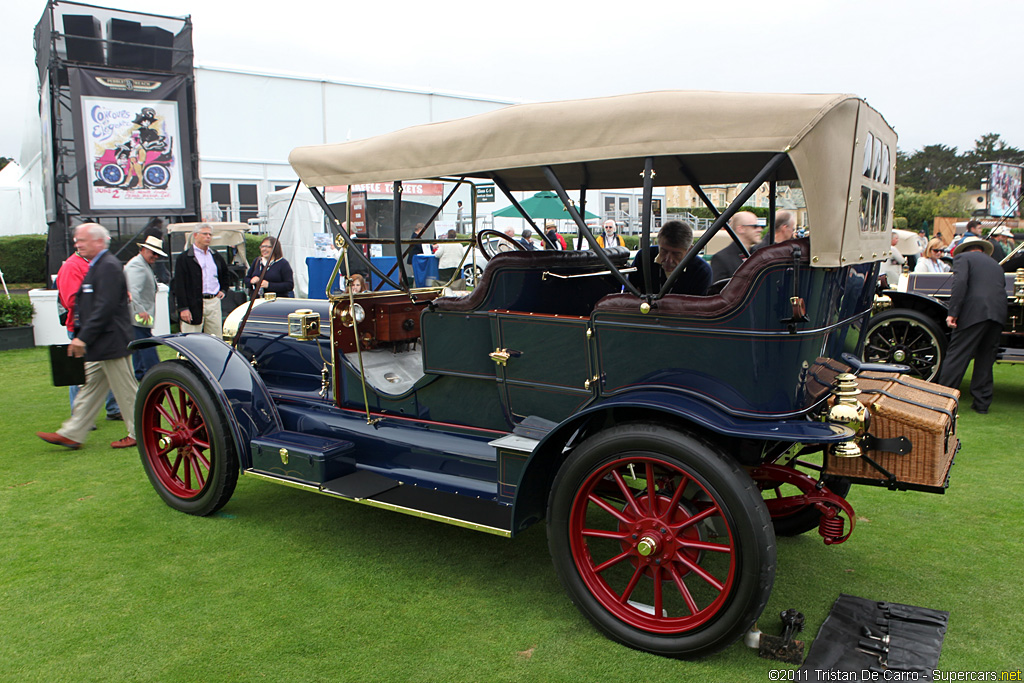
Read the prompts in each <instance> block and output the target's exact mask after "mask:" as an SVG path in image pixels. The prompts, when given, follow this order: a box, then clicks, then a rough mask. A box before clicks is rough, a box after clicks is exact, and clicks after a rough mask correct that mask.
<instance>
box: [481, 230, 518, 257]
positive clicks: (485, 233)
mask: <svg viewBox="0 0 1024 683" xmlns="http://www.w3.org/2000/svg"><path fill="white" fill-rule="evenodd" d="M476 246H477V247H478V248H479V249H480V253H481V254H483V255H484V257H485V258H486V259H487V260H488V261H490V260H491V259H492V258H494V257H495V256H497V255H498V254H504V253H505V252H509V251H526V247H524V246H523V245H522V244H520V243H519V242H517V241H516V240H515V239H514V238H512V237H509V236H508V235H506V234H505V233H503V232H498V231H497V230H491V229H490V228H488V229H486V230H481V231H480V232H478V233H477V234H476Z"/></svg>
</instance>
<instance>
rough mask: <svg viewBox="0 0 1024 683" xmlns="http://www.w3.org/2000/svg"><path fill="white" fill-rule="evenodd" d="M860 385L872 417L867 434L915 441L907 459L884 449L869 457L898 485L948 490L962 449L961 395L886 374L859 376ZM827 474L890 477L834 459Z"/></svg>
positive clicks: (862, 462) (861, 461) (859, 461)
mask: <svg viewBox="0 0 1024 683" xmlns="http://www.w3.org/2000/svg"><path fill="white" fill-rule="evenodd" d="M857 383H858V385H859V387H860V390H861V394H860V396H858V399H859V400H860V402H861V403H862V404H864V405H865V406H867V408H868V410H869V411H870V413H871V426H870V428H869V429H868V432H869V433H870V434H871V435H872V436H874V437H876V438H877V439H892V438H896V437H900V436H905V437H907V438H908V439H909V440H910V443H911V451H910V453H907V454H905V455H898V454H896V453H889V452H884V451H879V450H869V451H867V452H866V453H865V455H867V457H868V458H870V459H871V460H873V461H875V462H876V463H878V465H879V466H881V467H882V468H884V469H885V470H886V471H887V472H889V473H891V474H892V475H893V476H894V477H895V481H896V482H900V483H905V484H917V485H923V486H936V487H943V486H944V485H945V481H946V475H947V473H948V472H949V467H950V464H951V463H952V462H953V456H954V455H955V454H956V451H957V448H958V446H959V439H958V438H957V432H956V426H957V425H956V422H957V420H956V417H957V413H956V411H957V404H958V401H959V398H960V392H959V391H957V390H956V389H950V388H949V387H944V386H941V385H937V384H932V383H931V382H926V381H924V380H920V379H916V378H914V377H908V376H907V375H892V374H887V373H874V372H865V373H862V374H861V375H859V376H858V377H857ZM827 471H828V472H829V474H836V475H841V476H845V477H852V478H857V479H873V480H881V479H888V477H887V476H886V474H885V473H883V472H881V471H879V470H878V469H876V468H875V467H874V466H872V465H871V463H869V462H868V461H867V460H866V459H865V458H859V457H858V458H838V457H829V458H828V465H827ZM890 483H893V482H890Z"/></svg>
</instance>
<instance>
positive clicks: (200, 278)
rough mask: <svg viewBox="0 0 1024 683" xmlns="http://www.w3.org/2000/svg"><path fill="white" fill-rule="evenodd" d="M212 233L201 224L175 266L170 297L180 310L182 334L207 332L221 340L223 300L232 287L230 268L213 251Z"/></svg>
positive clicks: (205, 225)
mask: <svg viewBox="0 0 1024 683" xmlns="http://www.w3.org/2000/svg"><path fill="white" fill-rule="evenodd" d="M212 241H213V230H212V229H211V228H210V226H209V225H207V224H206V223H200V224H199V225H198V226H197V227H196V229H195V232H193V233H192V246H190V247H186V248H185V250H184V251H183V252H181V255H180V256H179V257H178V260H177V262H176V263H175V265H174V279H173V280H171V293H172V294H173V295H174V301H175V306H177V308H178V320H179V325H180V327H181V331H182V332H205V333H206V334H212V335H213V336H214V337H217V338H218V339H220V337H221V335H222V334H223V330H222V314H221V309H220V300H221V299H223V298H224V293H225V292H226V291H227V290H228V288H229V287H230V286H231V283H230V279H229V277H228V264H227V263H226V262H225V261H224V259H223V258H222V257H221V255H220V254H218V253H217V252H216V251H214V250H213V249H211V248H210V244H211V242H212Z"/></svg>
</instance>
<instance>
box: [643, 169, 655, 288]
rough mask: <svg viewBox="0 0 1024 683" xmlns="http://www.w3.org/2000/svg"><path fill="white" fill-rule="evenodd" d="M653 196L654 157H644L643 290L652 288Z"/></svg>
mask: <svg viewBox="0 0 1024 683" xmlns="http://www.w3.org/2000/svg"><path fill="white" fill-rule="evenodd" d="M653 197H654V157H647V158H646V159H644V194H643V199H642V200H641V201H640V259H641V262H642V263H643V264H644V291H645V292H648V294H647V297H648V302H650V296H651V295H650V292H651V291H652V290H653V289H654V287H653V284H652V283H653V280H652V279H651V213H652V212H651V200H652V199H653Z"/></svg>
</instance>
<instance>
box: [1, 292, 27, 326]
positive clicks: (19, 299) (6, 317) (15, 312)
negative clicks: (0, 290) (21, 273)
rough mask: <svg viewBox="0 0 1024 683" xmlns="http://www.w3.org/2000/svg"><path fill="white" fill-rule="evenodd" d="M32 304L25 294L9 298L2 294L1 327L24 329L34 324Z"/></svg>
mask: <svg viewBox="0 0 1024 683" xmlns="http://www.w3.org/2000/svg"><path fill="white" fill-rule="evenodd" d="M33 310H34V309H33V308H32V302H31V301H30V300H29V298H28V297H27V296H25V295H24V294H15V295H14V296H12V297H11V298H9V299H8V298H7V297H6V296H3V295H2V294H0V327H24V326H25V325H31V324H32V313H33Z"/></svg>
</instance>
